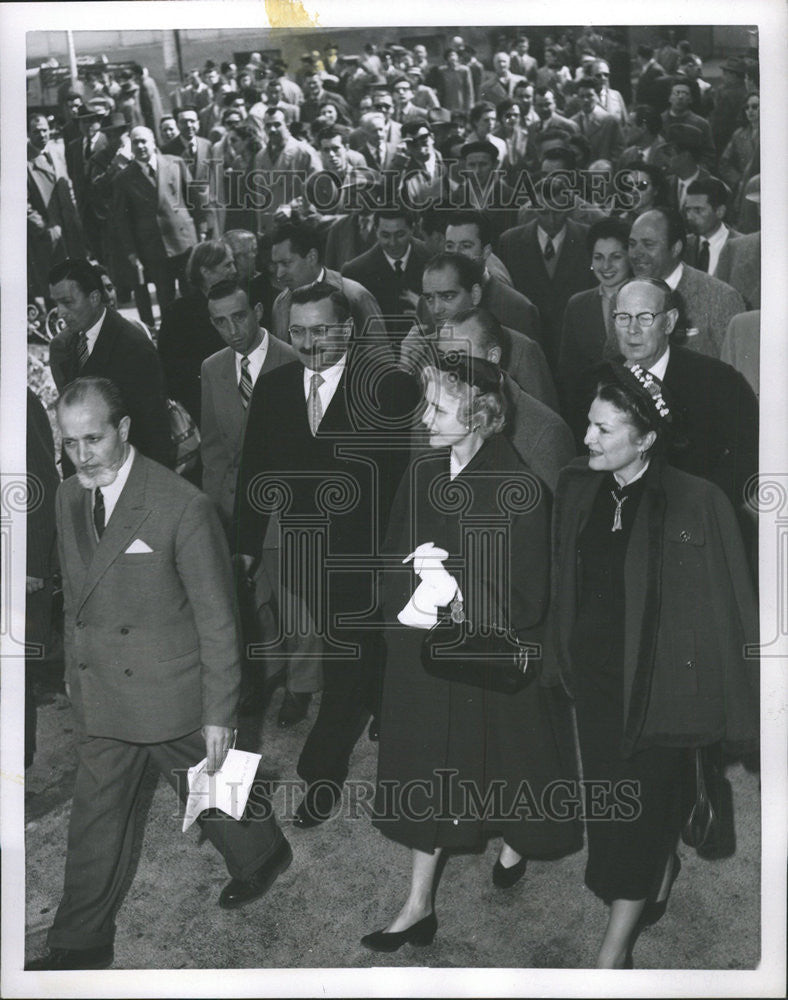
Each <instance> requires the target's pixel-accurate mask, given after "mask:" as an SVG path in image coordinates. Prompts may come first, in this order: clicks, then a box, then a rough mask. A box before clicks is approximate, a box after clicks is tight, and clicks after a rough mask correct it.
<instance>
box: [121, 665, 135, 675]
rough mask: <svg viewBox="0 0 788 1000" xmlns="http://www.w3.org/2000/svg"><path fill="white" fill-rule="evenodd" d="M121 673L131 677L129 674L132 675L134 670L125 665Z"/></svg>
mask: <svg viewBox="0 0 788 1000" xmlns="http://www.w3.org/2000/svg"><path fill="white" fill-rule="evenodd" d="M123 673H124V674H125V675H126V676H127V677H131V675H132V674H133V673H134V671H133V670H131V669H130V668H129V667H126V669H125V670H124V671H123Z"/></svg>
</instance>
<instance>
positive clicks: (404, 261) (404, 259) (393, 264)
mask: <svg viewBox="0 0 788 1000" xmlns="http://www.w3.org/2000/svg"><path fill="white" fill-rule="evenodd" d="M412 249H413V247H412V245H411V244H410V243H409V244H408V249H407V250H406V251H405V253H404V255H403V256H402V257H400V260H401V261H402V270H403V271H404V270H405V268H406V267H407V266H408V260H409V258H410V251H411V250H412ZM383 256H384V257H385V258H386V260H387V261H388V262H389V266H390V267H391V270H392V271H396V270H397V267H396V264H397V262H396V261H395V260H394V258H393V257H389V255H388V254H387V253H386V251H385V250H384V251H383Z"/></svg>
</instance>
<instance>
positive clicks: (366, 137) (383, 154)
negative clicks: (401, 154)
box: [348, 111, 399, 172]
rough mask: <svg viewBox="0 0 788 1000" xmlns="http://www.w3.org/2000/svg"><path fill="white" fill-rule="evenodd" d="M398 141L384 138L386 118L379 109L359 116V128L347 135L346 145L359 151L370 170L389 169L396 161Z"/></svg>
mask: <svg viewBox="0 0 788 1000" xmlns="http://www.w3.org/2000/svg"><path fill="white" fill-rule="evenodd" d="M398 145H399V144H398V142H389V141H387V139H386V119H385V117H384V116H383V115H382V114H381V113H380V112H379V111H370V112H368V113H367V114H365V115H362V116H361V121H360V123H359V128H358V129H356V131H354V132H351V133H350V135H349V136H348V147H349V148H350V149H354V150H356V151H357V152H359V153H361V155H362V156H363V157H364V161H365V162H366V164H367V166H368V167H369V168H370V170H375V171H377V172H380V171H382V170H390V169H391V167H392V166H394V163H395V161H396V157H397V149H398Z"/></svg>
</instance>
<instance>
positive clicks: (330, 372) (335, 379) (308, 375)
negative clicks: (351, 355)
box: [304, 352, 347, 392]
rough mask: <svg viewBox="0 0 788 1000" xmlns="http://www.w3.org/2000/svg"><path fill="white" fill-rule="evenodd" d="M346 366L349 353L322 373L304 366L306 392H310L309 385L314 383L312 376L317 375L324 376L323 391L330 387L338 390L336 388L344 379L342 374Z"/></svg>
mask: <svg viewBox="0 0 788 1000" xmlns="http://www.w3.org/2000/svg"><path fill="white" fill-rule="evenodd" d="M346 365H347V352H345V354H343V355H342V357H341V358H340V359H339V361H337V362H335V363H334V364H333V365H331V367H330V368H326V369H325V371H322V372H315V371H314V369H312V368H307V366H306V365H304V390H305V392H309V383H310V382H311V381H312V376H313V375H316V374H318V375H322V376H323V385H321V389H322V388H323V386H328V387H329V388H330V389H332V390H333V389H336V387H337V386H338V385H339V380H340V379H341V378H342V372H344V370H345V366H346Z"/></svg>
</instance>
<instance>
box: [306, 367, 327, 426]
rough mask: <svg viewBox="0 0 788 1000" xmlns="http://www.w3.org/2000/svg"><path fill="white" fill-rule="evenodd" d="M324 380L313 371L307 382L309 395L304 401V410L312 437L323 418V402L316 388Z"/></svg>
mask: <svg viewBox="0 0 788 1000" xmlns="http://www.w3.org/2000/svg"><path fill="white" fill-rule="evenodd" d="M324 382H325V379H324V378H323V376H322V375H320V374H318V373H317V372H315V374H314V375H313V376H312V379H311V381H310V383H309V396H308V397H307V401H306V410H307V416H308V417H309V429H310V430H311V431H312V437H315V435H316V434H317V429H318V427H319V426H320V421H321V420H322V419H323V404H322V403H321V402H320V393H319V392H318V390H319V388H320V386H321V385H322V384H323V383H324Z"/></svg>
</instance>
